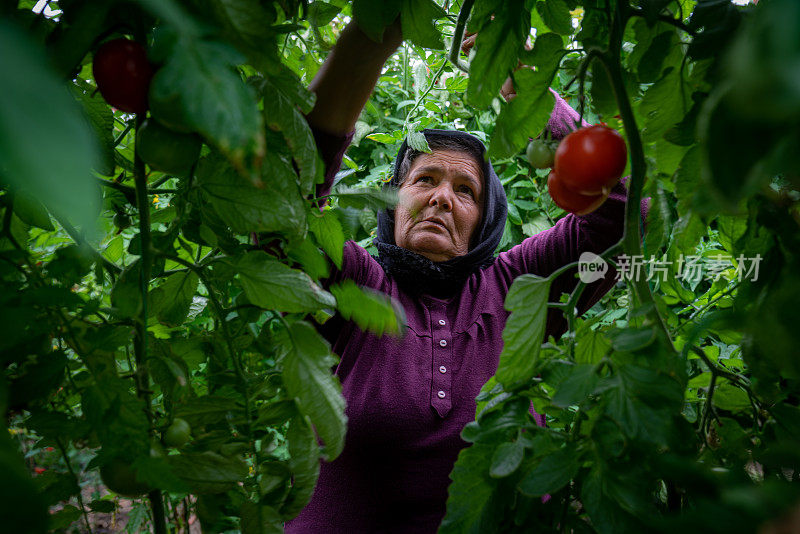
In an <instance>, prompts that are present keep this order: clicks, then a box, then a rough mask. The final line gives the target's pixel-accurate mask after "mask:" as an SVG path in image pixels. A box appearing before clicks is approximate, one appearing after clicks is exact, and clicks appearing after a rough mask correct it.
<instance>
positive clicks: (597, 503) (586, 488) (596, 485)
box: [581, 467, 643, 534]
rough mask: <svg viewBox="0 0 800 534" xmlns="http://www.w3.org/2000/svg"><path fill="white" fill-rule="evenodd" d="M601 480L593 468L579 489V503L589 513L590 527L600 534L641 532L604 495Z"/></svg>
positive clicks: (600, 474)
mask: <svg viewBox="0 0 800 534" xmlns="http://www.w3.org/2000/svg"><path fill="white" fill-rule="evenodd" d="M603 478H604V477H603V474H602V472H601V471H600V469H599V468H598V467H594V468H593V469H592V470H591V471H590V472H589V475H588V476H587V477H586V478H585V479H584V481H583V486H582V488H581V502H582V503H583V505H584V506H585V507H586V511H587V512H588V513H589V517H590V518H591V520H592V526H593V527H594V528H595V530H597V532H598V533H600V534H618V533H620V532H643V530H642V527H641V525H639V524H638V523H637V522H636V521H635V520H634V519H633V518H632V517H631V516H629V515H628V514H627V513H626V512H625V511H623V510H622V509H621V508H620V507H619V505H618V504H617V503H616V502H614V500H613V499H611V498H609V496H608V495H606V494H605V493H604V491H603V487H604V480H603Z"/></svg>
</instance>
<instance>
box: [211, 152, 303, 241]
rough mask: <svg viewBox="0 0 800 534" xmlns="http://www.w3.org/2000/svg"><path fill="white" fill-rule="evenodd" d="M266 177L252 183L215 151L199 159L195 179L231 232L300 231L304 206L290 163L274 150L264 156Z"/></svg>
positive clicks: (299, 232)
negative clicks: (259, 182) (255, 183)
mask: <svg viewBox="0 0 800 534" xmlns="http://www.w3.org/2000/svg"><path fill="white" fill-rule="evenodd" d="M265 159H266V165H267V168H269V169H270V177H269V181H268V182H267V183H266V184H264V185H263V186H262V187H255V186H254V185H253V184H251V183H250V182H249V181H248V180H246V179H245V178H243V177H242V176H240V175H239V174H238V173H236V172H235V171H234V170H233V168H232V167H230V165H228V164H227V162H226V161H225V160H224V159H222V158H221V157H219V156H218V155H214V154H212V155H210V156H209V157H207V158H203V159H202V160H201V161H200V164H199V166H198V170H197V182H198V184H199V186H200V191H201V194H202V196H203V197H204V198H205V199H206V200H207V201H208V202H209V203H210V205H211V206H212V207H213V209H214V212H215V213H216V214H217V215H218V216H219V218H220V219H222V220H223V221H224V222H225V224H227V225H229V226H230V227H231V229H232V230H233V231H234V232H237V233H240V234H246V233H249V232H283V233H289V234H295V235H298V236H299V235H303V233H304V232H305V225H306V220H305V218H306V209H307V208H306V206H305V203H304V201H303V199H302V197H301V196H300V192H299V191H298V188H297V184H296V183H295V181H296V175H295V174H294V171H293V170H292V169H291V166H290V165H289V164H288V163H286V162H284V161H283V160H282V159H280V157H279V156H278V155H277V154H273V153H269V154H267V156H266V158H265Z"/></svg>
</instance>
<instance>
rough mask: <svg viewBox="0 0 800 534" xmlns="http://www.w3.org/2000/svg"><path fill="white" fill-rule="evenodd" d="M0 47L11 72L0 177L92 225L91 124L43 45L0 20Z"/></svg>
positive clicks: (0, 100) (0, 138)
mask: <svg viewBox="0 0 800 534" xmlns="http://www.w3.org/2000/svg"><path fill="white" fill-rule="evenodd" d="M0 49H2V50H6V51H7V52H6V53H4V54H2V56H1V57H0V69H2V71H3V72H6V73H14V75H13V76H10V77H9V78H8V80H6V82H5V83H4V85H3V91H2V96H0V161H2V169H0V181H2V182H4V183H6V184H8V185H10V186H11V187H12V188H13V189H15V190H18V191H24V192H26V193H27V194H28V195H30V196H32V197H33V198H35V199H37V200H39V201H40V202H42V203H43V204H44V205H45V206H47V207H48V208H49V209H50V210H51V211H53V212H54V213H57V214H61V215H63V216H65V217H67V218H68V219H70V220H71V221H73V222H74V223H76V224H78V225H80V226H82V227H84V228H85V229H87V230H91V229H93V227H94V222H95V219H96V217H97V214H98V207H99V202H100V195H99V190H98V187H97V186H96V185H95V183H94V179H93V178H92V175H91V169H92V168H93V167H94V166H95V165H96V162H97V161H98V160H99V153H98V148H97V145H98V144H97V139H96V138H95V136H94V135H93V132H92V129H91V128H90V127H89V125H88V124H87V121H86V120H85V119H84V117H83V116H82V115H81V112H80V106H79V105H78V104H77V103H76V102H75V99H74V98H72V97H71V96H70V95H69V93H68V92H67V91H66V90H65V88H64V85H63V83H62V82H61V81H60V80H59V79H58V78H57V77H56V75H55V74H54V73H53V72H52V70H51V67H50V64H49V62H48V58H47V57H46V56H45V54H44V51H43V50H41V49H40V48H39V47H38V46H37V45H36V44H35V43H34V42H32V41H30V40H29V38H28V36H27V35H25V34H23V33H22V32H20V31H19V30H18V29H17V28H16V27H14V26H12V25H10V24H9V23H8V22H5V21H4V22H3V23H0ZM12 50H13V53H12V52H10V51H12ZM44 147H46V148H44Z"/></svg>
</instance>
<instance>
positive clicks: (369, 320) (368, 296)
mask: <svg viewBox="0 0 800 534" xmlns="http://www.w3.org/2000/svg"><path fill="white" fill-rule="evenodd" d="M330 292H331V293H332V294H333V296H334V297H336V308H337V309H338V310H339V313H341V314H342V317H344V318H345V319H348V320H352V321H353V322H355V323H356V324H357V325H358V327H359V328H361V329H362V330H368V331H370V332H374V333H375V334H376V335H378V336H381V335H383V333H384V332H387V333H390V334H394V335H398V334H401V333H403V332H404V331H405V324H406V320H405V313H403V308H402V307H400V305H399V304H397V303H396V302H395V301H394V300H392V298H391V297H388V296H386V295H385V294H384V293H379V292H377V291H374V290H372V289H369V288H366V287H359V286H358V285H356V283H355V282H353V281H352V280H345V281H343V282H341V283H340V284H336V285H333V286H331V287H330Z"/></svg>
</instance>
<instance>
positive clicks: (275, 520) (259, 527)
mask: <svg viewBox="0 0 800 534" xmlns="http://www.w3.org/2000/svg"><path fill="white" fill-rule="evenodd" d="M312 5H313V4H312ZM239 514H240V516H241V518H242V519H241V523H240V528H241V532H242V534H283V518H282V517H281V515H280V514H279V513H278V512H277V510H275V509H274V508H272V507H271V506H263V505H261V504H258V503H254V502H252V501H245V502H244V503H243V504H242V506H241V508H240V509H239Z"/></svg>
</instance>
